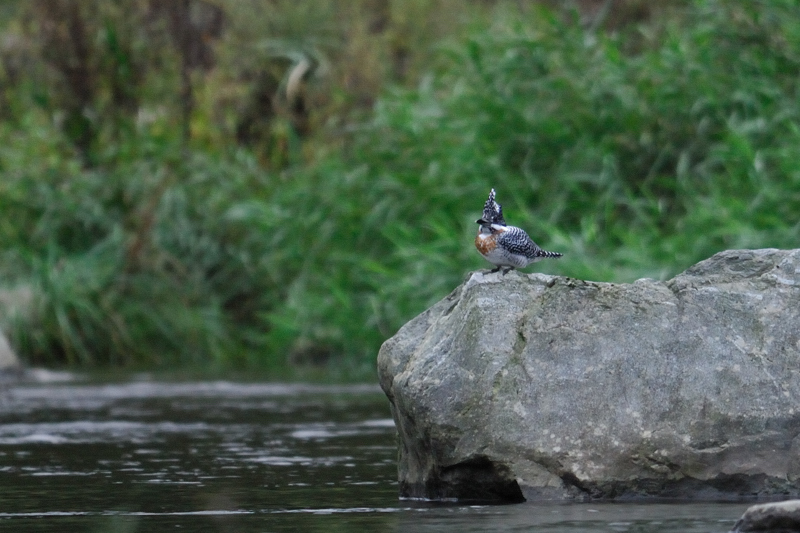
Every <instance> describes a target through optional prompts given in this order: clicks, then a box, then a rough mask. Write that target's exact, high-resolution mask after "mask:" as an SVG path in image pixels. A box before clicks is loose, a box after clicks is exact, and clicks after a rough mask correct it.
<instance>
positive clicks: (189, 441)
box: [0, 380, 748, 533]
mask: <svg viewBox="0 0 800 533" xmlns="http://www.w3.org/2000/svg"><path fill="white" fill-rule="evenodd" d="M395 460H396V443H395V436H394V426H393V424H392V421H391V418H390V416H389V409H388V404H387V401H386V398H385V397H384V396H383V394H382V393H381V392H380V390H379V389H378V388H377V387H375V386H371V385H370V386H367V385H356V386H349V385H348V386H318V385H296V384H286V385H284V384H253V383H232V382H222V381H220V382H202V383H164V382H158V381H142V380H138V381H131V382H126V383H105V384H97V383H90V382H80V381H75V382H71V383H63V382H60V383H18V384H0V531H14V532H34V531H36V532H41V531H59V532H60V531H64V532H72V531H92V532H107V531H108V532H124V533H132V532H153V531H192V532H200V531H220V532H278V531H299V532H303V533H305V532H312V531H320V532H336V531H348V532H349V531H376V532H377V531H380V532H384V531H402V532H415V531H420V532H457V533H467V532H479V531H480V532H483V531H530V532H556V533H577V532H585V531H590V532H601V531H609V532H641V533H652V532H676V533H677V532H681V533H694V532H710V533H725V532H727V531H728V530H729V529H730V527H731V526H732V525H733V523H734V522H735V520H736V519H737V518H738V517H739V516H740V515H741V513H742V512H743V511H744V509H746V508H747V507H748V504H690V505H689V504H669V505H654V504H651V505H631V504H580V505H541V504H530V503H526V504H521V505H509V506H471V505H446V506H445V505H434V504H424V503H415V502H407V501H399V500H398V498H397V480H396V467H395Z"/></svg>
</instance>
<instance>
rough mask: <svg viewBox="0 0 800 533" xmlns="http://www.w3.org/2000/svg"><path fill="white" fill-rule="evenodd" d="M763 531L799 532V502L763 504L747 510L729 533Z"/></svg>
mask: <svg viewBox="0 0 800 533" xmlns="http://www.w3.org/2000/svg"><path fill="white" fill-rule="evenodd" d="M751 531H764V532H770V533H790V532H796V531H800V500H789V501H786V502H780V503H764V504H761V505H754V506H752V507H750V508H749V509H747V511H745V513H744V514H743V515H742V517H741V518H740V519H739V521H738V522H736V525H735V526H734V527H733V529H732V530H731V533H746V532H751Z"/></svg>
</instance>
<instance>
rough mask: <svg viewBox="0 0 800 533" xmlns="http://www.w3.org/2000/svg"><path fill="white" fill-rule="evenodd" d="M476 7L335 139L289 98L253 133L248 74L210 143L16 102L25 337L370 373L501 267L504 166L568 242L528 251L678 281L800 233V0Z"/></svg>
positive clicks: (204, 130) (212, 125) (12, 222)
mask: <svg viewBox="0 0 800 533" xmlns="http://www.w3.org/2000/svg"><path fill="white" fill-rule="evenodd" d="M445 4H447V3H446V2H444V3H443V4H442V5H445ZM414 5H415V6H417V8H418V9H420V10H423V5H422V3H420V4H419V5H417V4H414ZM447 5H449V4H447ZM320 6H322V7H320V9H322V8H323V7H325V6H328V7H330V5H329V4H324V3H323V4H320ZM232 12H233V11H232ZM481 13H482V15H481V16H483V19H480V20H482V23H480V24H478V23H477V22H475V20H479V18H476V19H473V24H474V26H473V27H474V31H473V33H472V34H471V35H470V36H469V37H468V38H463V39H461V38H450V39H448V40H446V41H442V42H441V44H440V45H439V46H438V47H437V48H436V50H437V53H436V55H435V56H431V57H433V59H432V60H430V61H429V65H428V68H425V66H424V62H419V63H414V65H415V66H414V68H415V69H418V71H417V72H418V74H415V75H413V76H409V78H407V79H405V80H404V81H405V82H407V81H408V79H417V80H418V83H416V85H413V86H411V87H409V86H405V87H404V86H403V84H394V85H391V84H386V85H382V86H384V87H386V86H388V88H385V89H382V93H381V95H380V97H379V98H377V99H376V100H375V101H374V104H372V105H371V111H370V113H369V114H368V115H367V116H366V117H365V118H363V119H358V120H355V119H354V118H353V117H355V116H359V113H351V111H352V107H350V106H351V105H352V102H351V103H349V104H345V103H342V101H341V100H336V97H335V91H334V92H333V93H332V94H334V97H332V99H331V100H328V103H327V104H325V105H328V106H330V107H328V108H327V109H328V113H330V114H329V115H327V117H328V118H327V119H325V120H321V116H320V115H317V116H316V118H313V119H312V121H318V122H315V124H317V127H318V128H319V132H318V134H315V135H312V134H309V133H307V134H303V135H306V136H305V137H304V136H303V135H301V134H298V131H295V130H292V128H293V127H294V126H293V124H294V123H293V122H292V120H291V117H290V116H289V115H286V116H285V117H284V119H285V120H284V119H281V120H284V121H283V122H282V121H281V120H278V119H277V118H276V119H275V120H272V122H270V124H269V128H271V129H270V130H269V131H270V133H269V135H267V137H262V138H260V139H261V140H260V141H258V142H257V143H256V144H248V143H244V145H243V144H241V143H236V142H235V141H234V140H233V139H232V137H233V135H234V134H233V130H234V129H235V128H234V127H233V126H232V124H233V122H232V121H231V119H230V117H229V116H227V115H225V113H226V111H224V110H225V109H231V108H230V107H225V105H222V106H219V109H221V110H222V111H221V114H219V115H215V111H214V110H213V109H212V107H206V106H208V104H209V102H214V101H216V102H225V101H226V100H225V98H233V95H236V94H244V93H243V92H242V91H241V90H240V89H241V87H238V86H236V85H235V84H233V85H229V84H228V83H230V82H226V79H227V80H230V73H231V72H232V71H231V70H228V71H223V70H214V71H211V72H210V73H209V74H208V75H207V76H206V80H205V82H204V83H205V85H202V84H201V85H198V91H197V92H196V94H195V96H196V97H197V109H196V111H195V113H194V115H193V116H194V118H193V121H194V122H193V124H192V128H191V133H192V137H191V139H190V140H189V141H190V142H188V143H187V142H186V140H185V139H183V140H182V139H181V138H180V135H178V134H176V133H175V131H176V129H177V128H175V124H174V123H173V122H170V119H169V115H164V116H162V115H159V114H157V113H156V114H155V115H152V117H155V118H149V119H147V120H138V119H137V120H138V121H133V122H131V124H130V128H128V129H124V128H123V129H122V130H118V131H117V133H116V134H114V135H111V134H107V133H102V132H103V131H106V130H101V133H100V134H99V137H98V139H100V140H102V141H103V142H99V143H98V144H97V145H96V148H97V149H96V150H95V151H94V152H93V155H92V157H93V159H92V165H89V166H87V164H86V160H85V159H84V158H83V157H82V156H81V154H80V153H79V150H76V149H75V147H74V144H73V143H72V141H71V140H70V137H69V136H67V135H65V134H64V133H63V130H62V129H61V124H60V123H59V122H58V121H57V120H53V115H52V114H50V112H49V111H48V110H46V109H43V108H41V107H39V108H37V109H36V110H32V111H26V112H24V113H18V114H16V115H15V117H14V121H13V122H9V123H7V124H6V125H4V126H2V127H0V173H2V181H0V212H2V213H3V216H2V217H0V242H2V243H3V244H2V245H0V268H2V269H3V271H4V272H6V273H7V274H6V275H5V279H6V282H5V285H15V286H19V285H24V286H28V287H32V292H33V294H34V295H35V296H34V298H33V300H32V302H33V304H32V309H31V310H30V312H29V314H28V315H27V318H26V320H24V321H21V322H17V323H18V324H19V326H18V327H16V328H15V330H14V331H13V332H12V333H13V337H14V340H15V343H16V344H17V346H18V347H19V348H20V350H21V352H22V353H23V354H24V355H25V356H26V357H27V359H28V360H30V361H33V362H37V363H48V364H60V363H71V364H83V365H109V364H110V365H139V366H146V365H157V366H158V365H161V366H167V365H205V366H212V367H213V366H215V365H216V366H219V367H223V366H247V367H250V366H258V365H261V366H267V367H270V368H273V369H276V368H280V367H283V366H285V365H286V364H287V361H292V362H295V363H298V364H302V363H315V364H316V363H320V362H327V363H328V365H329V368H332V369H339V370H340V371H344V372H354V373H361V374H365V373H369V372H371V368H372V361H373V357H374V354H375V353H376V351H377V348H378V346H379V345H380V343H381V342H382V341H383V340H384V339H385V338H386V337H388V336H389V335H391V334H393V333H394V332H395V331H396V329H397V328H398V327H399V326H400V325H402V324H403V322H405V321H406V320H408V319H410V318H411V317H412V316H414V315H415V314H416V313H419V312H420V311H422V310H424V309H425V307H426V306H428V305H430V304H431V303H433V302H434V301H436V300H438V299H440V298H442V297H443V296H445V295H446V294H447V293H448V292H449V291H451V290H452V289H453V288H454V287H455V286H456V285H457V284H458V283H459V282H460V281H461V280H462V279H463V278H464V276H465V275H466V274H467V273H468V272H469V271H471V270H475V269H478V268H483V267H487V266H489V265H488V264H486V263H485V262H484V261H483V260H482V259H481V258H480V256H479V255H478V254H477V253H476V252H475V251H474V249H473V247H472V245H471V242H472V237H473V234H474V231H475V229H476V228H475V224H474V220H475V219H476V218H477V217H478V216H479V215H480V212H481V208H482V205H483V201H484V200H485V197H486V195H487V193H488V191H489V188H490V187H494V188H496V189H497V192H498V199H499V201H500V203H502V204H503V206H504V208H505V213H506V219H507V220H508V222H509V223H511V224H514V225H518V226H521V227H523V228H525V229H526V230H527V231H528V232H529V233H530V234H531V235H532V236H533V238H534V239H535V240H536V241H537V242H538V243H539V244H540V245H542V246H543V247H545V248H547V249H552V250H556V251H560V252H563V253H564V254H565V256H564V258H563V259H560V260H558V261H549V262H543V263H537V264H536V266H535V267H532V269H530V270H541V271H546V272H549V273H553V274H562V275H569V276H574V277H580V278H585V279H592V280H601V281H632V280H634V279H637V278H639V277H643V276H648V277H655V278H661V279H664V278H667V277H669V276H672V275H674V274H676V273H678V272H680V271H681V270H683V269H685V268H686V267H688V266H689V265H691V264H693V263H694V262H696V261H698V260H701V259H703V258H705V257H708V256H709V255H711V254H713V253H714V252H717V251H719V250H722V249H726V248H739V247H767V246H776V247H786V248H794V247H796V246H797V244H796V243H797V240H798V236H799V235H800V226H799V225H798V218H797V213H798V212H800V163H798V161H800V148H798V146H800V143H798V141H800V138H798V137H800V133H799V131H798V127H797V124H798V118H799V117H798V114H799V113H800V107H799V104H798V102H800V100H798V94H800V91H798V88H799V87H798V79H800V77H798V75H800V26H798V25H797V24H796V22H795V21H797V20H800V7H799V6H797V4H796V3H795V2H790V1H788V0H786V1H783V0H780V1H771V2H760V1H754V2H747V3H743V2H733V1H725V0H718V1H712V0H702V1H701V0H697V1H694V2H680V3H676V4H675V7H674V8H673V9H670V10H667V11H664V12H661V13H660V15H659V16H658V17H655V18H652V19H646V20H644V21H639V22H632V23H630V24H627V25H625V24H622V25H618V26H615V27H614V28H613V29H611V30H606V29H603V28H604V27H605V26H603V25H602V24H597V23H591V24H584V23H581V22H580V21H579V20H578V18H577V15H572V14H569V13H566V14H565V13H563V12H553V11H550V10H548V9H546V8H544V7H541V6H540V7H530V6H528V7H526V8H525V9H521V8H519V6H518V4H517V3H514V2H499V3H497V4H496V5H495V7H494V8H493V9H492V10H485V11H481ZM489 13H491V14H489ZM315 20H316V19H315ZM241 24H244V22H242V23H241ZM320 24H322V22H320ZM434 26H435V25H434ZM326 28H327V27H326ZM409 31H411V30H409ZM325 32H327V33H325ZM325 32H322V33H321V34H320V35H322V36H326V35H327V36H329V37H330V36H331V35H334V34H335V31H334V30H333V29H331V28H327V29H326V30H325ZM330 38H331V39H333V37H330ZM383 38H385V39H389V37H388V36H384V37H383ZM364 39H367V38H366V37H364ZM334 40H335V39H334ZM223 41H224V39H223ZM288 42H290V40H288V39H286V40H283V41H281V43H282V44H283V45H285V44H286V43H288ZM326 42H327V41H326V40H325V39H322V40H320V41H319V42H317V43H315V46H316V48H315V50H317V51H320V50H327V52H326V53H330V50H333V48H327V49H326V48H325V46H326V45H325V43H326ZM364 42H367V41H363V42H361V44H360V45H359V44H353V43H351V44H350V45H349V46H353V47H355V48H353V49H357V48H359V46H363V43H364ZM262 44H263V43H262ZM267 44H268V45H269V46H267V48H266V49H265V50H268V52H265V53H266V54H275V53H276V52H275V51H276V50H283V51H282V52H280V53H279V54H278V55H280V54H284V52H285V51H286V48H284V49H280V48H279V47H278V48H276V45H275V41H270V42H268V43H267ZM225 46H230V47H231V48H228V49H227V50H228V52H231V51H234V50H235V40H232V41H230V42H227V41H226V44H225ZM265 46H266V45H265ZM392 46H394V45H392ZM412 48H413V47H412ZM386 50H391V46H390V47H388V48H385V49H384V51H386ZM315 53H316V52H315ZM326 53H323V52H320V54H319V56H318V59H317V60H319V61H322V60H323V59H324V58H325V56H326ZM223 55H224V54H222V53H220V55H219V56H218V57H223ZM284 55H285V54H284ZM311 55H312V56H313V54H311ZM314 57H317V56H314ZM331 57H332V56H331ZM387 57H388V56H387ZM232 61H233V59H232ZM240 61H242V62H243V63H247V61H246V60H244V59H241V60H240ZM330 68H332V69H333V68H336V65H334V64H332V65H331V66H330ZM220 69H221V67H220ZM389 71H391V69H389ZM226 72H227V73H226ZM387 72H388V71H387ZM382 76H383V77H387V76H390V74H382ZM342 79H344V78H342ZM162 81H163V80H162ZM376 84H377V85H381V84H380V83H377V82H376ZM367 85H370V84H367ZM367 85H365V86H367ZM232 87H238V88H236V89H235V90H233V89H231V88H232ZM341 87H343V86H341ZM212 89H214V90H212ZM226 89H228V92H225V90H226ZM148 90H154V91H155V89H153V88H152V87H150V88H149V89H148V87H147V85H144V86H143V92H142V98H143V99H145V100H146V99H147V94H148V93H147V91H148ZM341 90H344V89H341ZM156 92H157V91H156ZM367 92H369V91H367ZM14 94H16V93H14ZM14 94H12V95H11V97H13V98H22V97H21V96H15V95H14ZM215 95H216V96H215ZM219 95H226V96H225V97H224V98H222V100H214V98H215V97H220V96H219ZM337 102H339V103H338V104H337ZM226 105H228V104H226ZM337 105H340V106H341V109H345V108H347V110H346V111H342V112H341V113H340V112H339V111H332V110H333V109H334V108H336V107H337ZM148 109H149V108H148ZM148 116H150V115H148ZM331 117H338V118H331ZM226 121H227V122H226ZM225 124H227V126H225ZM281 124H283V125H284V126H286V127H287V128H288V129H285V130H282V129H280V128H282V127H283V126H280V125H281ZM251 126H252V124H251ZM279 126H280V127H279ZM253 127H255V126H253ZM248 131H251V130H248ZM252 131H256V130H252ZM226 132H227V133H226ZM281 132H283V133H281ZM283 134H286V135H288V136H287V137H281V135H283ZM281 139H283V140H281ZM283 141H286V142H288V143H289V144H288V145H287V144H285V143H284V144H281V143H283ZM292 143H294V144H292ZM276 146H278V147H280V146H290V147H292V148H291V149H290V151H291V154H292V155H291V157H289V158H288V159H283V160H281V157H283V156H281V155H280V153H279V154H278V156H275V153H276V152H275V151H274V150H275V147H276ZM265 147H266V148H265ZM265 150H266V151H265ZM265 154H266V155H265ZM284 155H285V154H284ZM276 157H277V159H276ZM276 161H281V162H280V163H279V164H276Z"/></svg>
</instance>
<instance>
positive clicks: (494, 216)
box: [478, 189, 506, 226]
mask: <svg viewBox="0 0 800 533" xmlns="http://www.w3.org/2000/svg"><path fill="white" fill-rule="evenodd" d="M481 220H482V221H483V222H484V223H487V224H500V225H501V226H505V225H506V221H505V219H504V218H503V206H501V205H500V204H498V203H497V202H495V200H494V189H492V190H491V191H490V192H489V198H488V199H487V200H486V203H485V204H483V216H482V217H481V219H480V220H479V221H478V223H479V224H480V223H481Z"/></svg>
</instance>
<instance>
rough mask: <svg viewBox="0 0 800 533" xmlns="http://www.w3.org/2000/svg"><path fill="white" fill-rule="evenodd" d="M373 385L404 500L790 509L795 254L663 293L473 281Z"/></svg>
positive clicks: (426, 320) (408, 335)
mask: <svg viewBox="0 0 800 533" xmlns="http://www.w3.org/2000/svg"><path fill="white" fill-rule="evenodd" d="M378 371H379V375H380V381H381V386H382V387H383V390H384V391H385V392H386V395H387V396H388V398H389V400H390V402H391V408H392V413H393V416H394V419H395V423H396V426H397V430H398V433H399V446H400V451H399V464H398V470H399V481H400V492H401V496H403V497H408V498H425V499H435V500H436V499H453V498H455V499H461V500H480V501H521V500H522V499H523V498H527V499H566V500H570V499H591V498H603V499H620V498H639V497H668V498H670V497H672V498H708V499H718V498H737V497H745V496H746V497H751V496H767V495H775V494H789V495H796V494H800V436H798V435H800V250H791V251H783V250H774V249H766V250H740V251H727V252H723V253H720V254H717V255H715V256H713V257H712V258H710V259H708V260H706V261H703V262H701V263H698V264H697V265H695V266H693V267H692V268H690V269H689V270H687V271H686V272H684V273H683V274H680V275H678V276H677V277H675V278H674V279H672V280H670V281H667V282H659V281H654V280H647V279H645V280H639V281H637V282H635V283H632V284H610V283H592V282H586V281H580V280H575V279H570V278H563V277H553V276H546V275H542V274H523V273H519V272H516V271H515V272H511V273H509V274H507V275H505V276H503V275H502V274H500V273H488V271H482V272H475V273H473V274H471V275H470V277H469V278H468V279H467V280H466V281H465V282H464V283H463V284H462V285H461V286H460V287H458V288H457V289H456V290H455V291H453V293H451V294H450V295H449V296H447V297H446V298H445V299H444V300H442V301H440V302H439V303H437V304H436V305H434V306H433V307H432V308H430V309H429V310H427V311H425V312H424V313H422V314H421V315H419V316H418V317H416V318H414V319H413V320H411V321H410V322H409V323H408V324H406V325H405V326H404V327H403V328H401V329H400V331H398V332H397V334H396V335H395V336H394V337H392V338H391V339H389V340H387V341H386V342H385V343H384V345H383V347H382V348H381V351H380V354H379V355H378Z"/></svg>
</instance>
